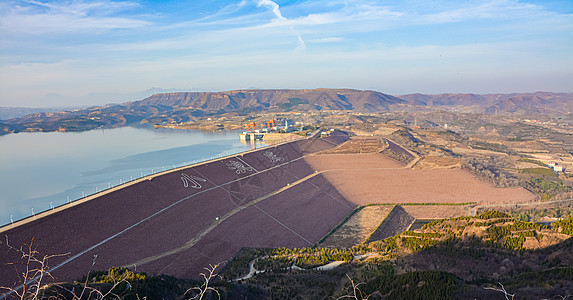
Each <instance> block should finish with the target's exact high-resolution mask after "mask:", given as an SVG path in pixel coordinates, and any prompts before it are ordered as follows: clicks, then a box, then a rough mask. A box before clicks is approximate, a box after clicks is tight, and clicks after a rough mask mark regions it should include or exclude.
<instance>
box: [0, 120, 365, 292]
mask: <svg viewBox="0 0 573 300" xmlns="http://www.w3.org/2000/svg"><path fill="white" fill-rule="evenodd" d="M346 140H348V136H347V135H346V134H344V133H342V132H337V131H335V132H333V133H332V134H331V135H330V136H328V137H322V138H318V137H311V138H308V139H304V140H298V141H293V142H288V143H284V144H280V145H277V146H271V147H267V148H262V149H259V150H256V151H252V152H248V153H243V154H242V155H241V154H239V155H233V156H228V157H225V158H221V159H218V160H213V161H209V162H206V163H203V164H197V165H192V166H189V167H187V168H180V169H177V170H175V171H173V172H169V173H163V174H159V175H158V176H155V177H153V178H149V179H148V180H142V181H139V182H136V183H133V184H131V185H129V186H126V187H124V188H121V189H117V190H114V191H111V192H108V193H106V194H102V195H101V196H99V197H94V198H93V199H91V200H89V201H85V202H83V203H80V204H77V205H74V206H71V207H69V208H66V209H62V210H61V211H58V212H55V213H51V214H47V215H45V216H43V217H41V218H37V219H36V220H30V221H28V222H25V223H24V224H21V225H19V226H14V227H13V228H9V229H8V230H5V231H4V232H3V233H2V235H4V237H3V238H2V244H0V251H2V255H0V286H7V287H15V286H17V285H18V284H21V283H22V282H21V274H22V272H24V270H25V269H26V262H25V261H24V260H22V255H21V253H19V252H18V251H17V249H20V248H21V247H22V249H26V247H27V246H28V245H30V244H31V245H32V248H33V249H34V250H35V251H36V253H37V254H36V257H37V258H39V259H41V258H43V257H44V256H45V255H57V256H54V257H51V258H50V259H49V260H48V266H49V267H50V269H49V270H50V272H51V274H52V276H53V277H54V278H53V279H49V281H52V280H53V281H56V282H58V281H71V280H76V279H78V278H80V277H81V276H82V275H84V274H86V273H87V272H88V271H90V270H91V269H96V270H102V269H107V268H109V267H112V266H130V267H132V268H135V269H137V271H143V272H148V273H151V274H169V275H173V276H179V277H199V273H200V272H201V271H202V270H203V268H204V267H207V266H209V264H217V263H222V262H224V261H227V260H229V259H230V258H231V257H232V256H233V255H234V254H235V253H236V252H237V251H238V250H239V249H240V248H241V247H247V246H248V247H301V246H310V245H312V244H313V243H315V242H316V241H318V240H319V239H320V238H321V237H322V236H324V235H325V234H326V233H327V232H328V231H329V230H330V229H331V228H332V227H334V226H335V225H336V224H337V223H338V222H339V221H340V220H341V219H343V218H344V217H345V216H346V215H347V214H348V213H349V212H351V211H352V210H353V209H354V208H355V207H356V205H355V204H353V203H350V202H348V201H346V199H345V198H344V197H343V196H341V195H340V194H339V193H338V192H337V190H336V189H335V188H334V187H333V186H332V185H330V183H329V182H328V180H326V179H325V178H324V177H323V176H322V174H320V173H316V172H315V171H314V169H313V168H312V167H310V166H309V165H308V164H307V163H306V162H305V160H304V159H303V157H305V156H308V155H310V154H312V153H316V152H319V151H322V150H325V149H329V148H332V147H334V146H336V145H338V144H340V143H342V142H344V141H346ZM301 195H304V197H301ZM6 243H8V244H9V245H10V246H11V247H13V248H10V247H8V246H7V244H6ZM94 262H95V264H94V265H93V267H92V264H93V263H94ZM33 267H37V266H33ZM46 283H47V282H46Z"/></svg>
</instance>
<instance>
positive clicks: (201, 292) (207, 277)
mask: <svg viewBox="0 0 573 300" xmlns="http://www.w3.org/2000/svg"><path fill="white" fill-rule="evenodd" d="M217 267H219V264H216V265H212V264H209V267H208V268H204V269H205V270H206V271H207V272H205V273H201V274H200V275H201V276H203V284H202V285H201V287H192V288H190V289H188V290H187V291H185V294H184V295H187V293H189V292H191V291H193V290H197V295H195V296H194V297H192V298H189V299H198V300H201V299H203V297H205V296H206V295H207V294H208V292H214V293H215V294H217V297H218V298H219V299H221V294H219V291H217V290H216V289H215V288H213V287H211V286H209V283H211V281H212V280H213V279H215V278H216V277H217V276H218V275H217V274H215V269H217Z"/></svg>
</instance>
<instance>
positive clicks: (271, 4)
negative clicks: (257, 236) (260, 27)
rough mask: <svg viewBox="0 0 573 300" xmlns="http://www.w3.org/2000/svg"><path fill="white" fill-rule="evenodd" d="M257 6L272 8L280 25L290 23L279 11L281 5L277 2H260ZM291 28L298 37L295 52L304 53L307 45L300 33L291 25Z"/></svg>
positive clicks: (264, 0) (269, 0)
mask: <svg viewBox="0 0 573 300" xmlns="http://www.w3.org/2000/svg"><path fill="white" fill-rule="evenodd" d="M257 6H265V7H268V8H270V9H271V10H272V12H273V13H274V14H275V16H276V17H277V18H278V20H279V21H280V23H284V22H288V20H287V18H285V17H284V16H283V15H282V13H281V11H280V9H279V5H278V4H277V3H276V2H273V1H271V0H259V2H258V4H257ZM289 28H290V30H291V31H292V33H293V34H295V35H296V36H297V45H296V48H295V51H303V50H304V49H306V44H305V42H304V39H303V38H302V36H301V35H300V34H299V33H298V31H296V30H295V29H294V27H293V26H292V25H289Z"/></svg>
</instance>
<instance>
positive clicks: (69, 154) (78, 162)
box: [0, 127, 264, 226]
mask: <svg viewBox="0 0 573 300" xmlns="http://www.w3.org/2000/svg"><path fill="white" fill-rule="evenodd" d="M253 146H254V145H252V144H241V143H240V141H239V135H238V132H235V131H232V132H218V133H204V132H200V131H190V130H174V129H153V128H134V127H124V128H116V129H105V130H92V131H86V132H67V133H61V132H51V133H18V134H8V135H4V136H0V226H2V225H5V224H9V223H10V222H12V221H16V220H19V219H22V218H25V217H28V216H31V215H32V214H33V213H34V214H37V213H39V212H41V211H45V210H48V209H50V208H52V207H56V206H58V205H62V204H65V203H66V202H68V201H73V200H76V199H79V198H82V197H83V196H87V195H90V194H93V193H95V192H97V191H102V190H104V189H107V188H109V187H110V186H115V185H118V184H120V183H125V182H126V181H130V180H131V179H136V178H139V177H141V176H145V175H149V174H151V173H157V172H160V171H163V170H167V169H171V168H173V167H180V166H183V165H187V164H191V163H194V162H200V161H204V160H208V159H211V158H215V157H221V156H225V155H230V154H234V153H238V152H243V151H247V150H249V149H250V148H252V147H253ZM259 146H264V144H257V147H259Z"/></svg>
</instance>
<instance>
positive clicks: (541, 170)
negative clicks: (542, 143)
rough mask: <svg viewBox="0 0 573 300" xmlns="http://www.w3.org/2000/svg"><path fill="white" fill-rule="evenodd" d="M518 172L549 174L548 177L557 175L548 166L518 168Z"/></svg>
mask: <svg viewBox="0 0 573 300" xmlns="http://www.w3.org/2000/svg"><path fill="white" fill-rule="evenodd" d="M519 173H523V174H533V175H541V176H550V177H557V175H556V174H555V172H553V170H551V169H548V168H527V169H520V170H519Z"/></svg>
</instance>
